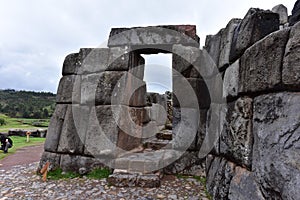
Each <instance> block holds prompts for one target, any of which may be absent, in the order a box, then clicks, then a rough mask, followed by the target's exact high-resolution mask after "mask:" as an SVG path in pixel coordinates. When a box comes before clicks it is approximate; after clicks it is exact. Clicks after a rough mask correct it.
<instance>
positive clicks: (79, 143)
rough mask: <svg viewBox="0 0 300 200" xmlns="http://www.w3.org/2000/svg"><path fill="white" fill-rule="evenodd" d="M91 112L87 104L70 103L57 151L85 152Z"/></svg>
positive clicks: (69, 152)
mask: <svg viewBox="0 0 300 200" xmlns="http://www.w3.org/2000/svg"><path fill="white" fill-rule="evenodd" d="M89 114H90V109H89V107H87V106H80V105H68V108H67V112H66V115H65V120H64V123H63V126H62V130H61V135H60V138H59V144H58V148H57V152H59V153H68V154H79V155H81V154H82V153H83V148H84V140H85V134H86V131H87V126H88V116H89Z"/></svg>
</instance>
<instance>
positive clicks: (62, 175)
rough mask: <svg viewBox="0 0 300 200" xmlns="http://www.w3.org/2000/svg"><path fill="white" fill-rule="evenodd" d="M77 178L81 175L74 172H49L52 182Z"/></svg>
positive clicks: (58, 170) (57, 170) (60, 170)
mask: <svg viewBox="0 0 300 200" xmlns="http://www.w3.org/2000/svg"><path fill="white" fill-rule="evenodd" d="M76 177H80V175H79V174H76V173H74V172H65V173H64V172H63V171H62V169H60V168H58V169H56V170H53V171H50V172H48V179H50V180H59V179H68V178H76Z"/></svg>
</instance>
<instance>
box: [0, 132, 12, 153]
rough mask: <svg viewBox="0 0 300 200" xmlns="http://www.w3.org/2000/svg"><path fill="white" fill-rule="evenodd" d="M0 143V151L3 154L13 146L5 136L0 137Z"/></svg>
mask: <svg viewBox="0 0 300 200" xmlns="http://www.w3.org/2000/svg"><path fill="white" fill-rule="evenodd" d="M0 142H1V149H0V150H3V151H4V153H7V152H8V149H9V148H11V147H12V146H13V141H12V140H11V139H10V138H9V137H7V136H5V135H1V137H0Z"/></svg>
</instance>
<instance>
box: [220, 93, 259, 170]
mask: <svg viewBox="0 0 300 200" xmlns="http://www.w3.org/2000/svg"><path fill="white" fill-rule="evenodd" d="M252 110H253V108H252V99H251V98H248V97H242V98H239V99H238V100H237V101H235V102H232V103H229V104H228V106H227V112H226V120H225V121H224V122H225V123H224V126H223V129H222V133H221V138H220V153H221V154H222V155H224V156H225V157H226V158H228V159H230V160H231V161H233V162H234V163H236V164H238V165H240V166H244V167H247V168H248V169H251V164H252V146H253V133H252V116H253V111H252Z"/></svg>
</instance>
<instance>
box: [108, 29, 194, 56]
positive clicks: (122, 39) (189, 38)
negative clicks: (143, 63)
mask: <svg viewBox="0 0 300 200" xmlns="http://www.w3.org/2000/svg"><path fill="white" fill-rule="evenodd" d="M174 44H183V45H186V46H195V47H199V37H198V36H197V35H196V26H194V25H175V26H173V25H169V26H149V27H133V28H112V29H111V32H110V36H109V40H108V47H122V46H128V47H131V48H132V49H133V50H139V51H140V52H141V53H159V52H165V51H169V52H171V50H172V46H173V45H174Z"/></svg>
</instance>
